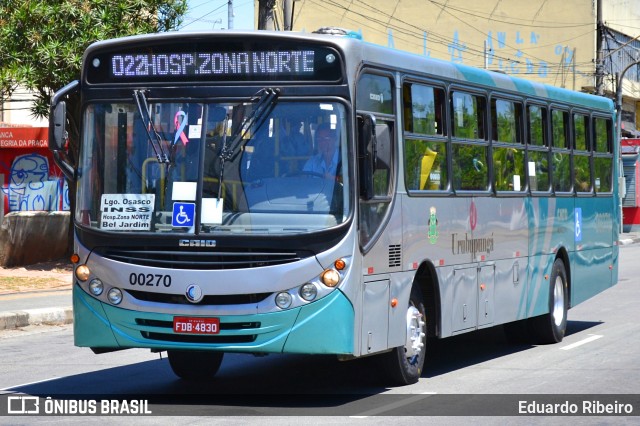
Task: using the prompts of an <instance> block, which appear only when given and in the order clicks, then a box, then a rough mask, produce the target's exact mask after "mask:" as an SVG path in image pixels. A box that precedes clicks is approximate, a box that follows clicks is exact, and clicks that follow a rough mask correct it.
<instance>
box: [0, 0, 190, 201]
mask: <svg viewBox="0 0 640 426" xmlns="http://www.w3.org/2000/svg"><path fill="white" fill-rule="evenodd" d="M186 10H187V0H47V1H41V0H2V1H1V2H0V92H1V93H2V95H3V98H4V97H10V96H11V95H12V93H13V92H14V91H15V90H16V88H17V87H23V88H25V89H27V90H29V91H31V92H32V93H33V94H34V96H35V102H34V104H33V107H32V109H31V112H32V114H33V115H34V116H36V117H48V115H49V104H50V102H51V97H52V96H53V93H54V92H55V91H56V90H58V89H60V88H61V87H63V86H64V85H66V84H67V83H70V82H71V81H73V80H78V79H79V78H80V69H81V63H82V55H83V53H84V50H85V49H86V48H87V46H89V45H90V44H91V43H93V42H95V41H98V40H104V39H109V38H114V37H122V36H127V35H135V34H145V33H154V32H160V31H169V30H173V29H176V28H177V27H178V26H179V25H180V24H181V23H182V16H183V15H184V14H185V13H186ZM79 100H80V99H79V97H78V96H77V95H75V96H71V97H70V98H69V99H67V120H68V125H67V129H68V132H69V146H70V158H69V159H70V161H71V162H72V163H74V164H77V163H76V162H77V158H78V146H79V137H80V133H79V130H80V129H79V121H78V120H79V118H80V103H79ZM69 191H70V199H71V201H72V206H71V207H72V208H71V210H72V212H73V207H74V206H73V195H74V194H75V186H74V185H73V182H69Z"/></svg>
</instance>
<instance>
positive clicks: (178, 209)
mask: <svg viewBox="0 0 640 426" xmlns="http://www.w3.org/2000/svg"><path fill="white" fill-rule="evenodd" d="M195 216H196V205H195V203H173V216H172V220H171V226H176V227H180V226H187V227H189V226H193V225H194V223H195V222H194V219H195Z"/></svg>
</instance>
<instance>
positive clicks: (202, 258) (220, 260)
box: [95, 247, 313, 269]
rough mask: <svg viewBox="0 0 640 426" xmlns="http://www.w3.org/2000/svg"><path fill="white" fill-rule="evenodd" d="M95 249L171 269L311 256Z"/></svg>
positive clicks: (246, 264)
mask: <svg viewBox="0 0 640 426" xmlns="http://www.w3.org/2000/svg"><path fill="white" fill-rule="evenodd" d="M95 252H96V253H97V254H99V255H101V256H104V257H106V258H107V259H112V260H117V261H118V262H126V263H132V264H135V265H143V266H153V267H158V268H173V269H247V268H256V267H260V266H271V265H282V264H285V263H291V262H295V261H298V260H301V259H304V258H307V257H311V256H313V253H311V252H295V251H280V250H270V249H259V250H252V249H220V248H217V249H216V250H215V251H206V250H198V251H196V250H180V251H174V250H162V249H147V248H127V249H117V248H108V247H100V248H97V249H96V250H95Z"/></svg>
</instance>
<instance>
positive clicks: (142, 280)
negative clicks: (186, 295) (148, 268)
mask: <svg viewBox="0 0 640 426" xmlns="http://www.w3.org/2000/svg"><path fill="white" fill-rule="evenodd" d="M129 284H131V285H144V286H149V287H159V286H160V284H162V285H163V286H165V287H171V275H164V274H135V273H131V274H129Z"/></svg>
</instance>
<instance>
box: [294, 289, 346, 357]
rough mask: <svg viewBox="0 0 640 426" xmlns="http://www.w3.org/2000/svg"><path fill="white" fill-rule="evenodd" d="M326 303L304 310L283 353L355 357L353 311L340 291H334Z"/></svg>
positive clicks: (314, 304) (301, 311)
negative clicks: (352, 355)
mask: <svg viewBox="0 0 640 426" xmlns="http://www.w3.org/2000/svg"><path fill="white" fill-rule="evenodd" d="M325 299H328V300H327V301H326V303H322V304H318V303H312V304H310V305H306V306H303V307H302V309H301V310H300V315H299V316H298V319H297V320H296V324H295V325H294V327H293V329H292V330H291V333H290V334H289V338H288V339H287V343H286V344H285V347H284V351H285V352H287V353H312V354H351V353H353V330H354V323H353V320H354V311H353V306H352V305H351V303H350V302H349V300H348V299H347V298H346V296H345V295H344V294H343V293H342V292H341V291H334V292H333V293H332V294H331V295H330V296H328V297H326V298H325Z"/></svg>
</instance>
